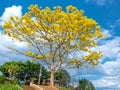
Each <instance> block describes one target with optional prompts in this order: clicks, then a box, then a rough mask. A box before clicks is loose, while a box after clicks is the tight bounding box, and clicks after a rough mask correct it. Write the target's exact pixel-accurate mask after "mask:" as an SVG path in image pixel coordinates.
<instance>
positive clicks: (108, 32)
mask: <svg viewBox="0 0 120 90" xmlns="http://www.w3.org/2000/svg"><path fill="white" fill-rule="evenodd" d="M110 31H111V30H108V29H104V28H102V33H103V34H105V38H111V37H112V36H113V35H112V33H111V32H110Z"/></svg>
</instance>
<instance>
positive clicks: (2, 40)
mask: <svg viewBox="0 0 120 90" xmlns="http://www.w3.org/2000/svg"><path fill="white" fill-rule="evenodd" d="M9 46H12V47H14V48H16V49H18V50H22V51H25V50H26V44H25V43H24V42H19V41H15V42H13V40H12V38H11V37H9V36H7V35H5V34H2V33H1V32H0V65H1V64H3V63H5V62H7V61H11V60H29V58H28V57H26V56H23V55H20V54H13V52H10V50H9V49H8V47H9Z"/></svg>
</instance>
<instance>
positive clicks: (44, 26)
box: [3, 5, 104, 61]
mask: <svg viewBox="0 0 120 90" xmlns="http://www.w3.org/2000/svg"><path fill="white" fill-rule="evenodd" d="M3 28H4V29H5V30H4V32H5V33H6V34H8V35H9V36H11V37H13V38H15V39H18V40H23V41H25V42H29V43H38V42H39V44H40V43H42V44H43V46H44V45H46V46H47V45H49V44H51V43H52V44H54V45H57V46H59V45H61V44H62V45H63V46H61V47H65V46H66V47H68V50H72V49H73V48H75V47H77V50H78V49H80V50H82V51H86V52H90V51H89V50H87V48H88V49H89V48H90V47H95V46H96V45H97V43H96V41H94V40H93V38H101V37H103V36H104V35H103V34H102V33H101V32H100V29H101V28H100V26H99V25H98V23H97V22H96V21H95V20H93V19H91V18H88V17H87V16H85V15H84V10H78V9H77V8H76V7H74V6H67V7H66V11H64V10H62V7H60V6H56V7H54V8H53V9H50V8H49V7H46V8H44V9H42V8H39V7H38V6H37V5H31V6H30V7H29V12H27V13H26V14H25V15H23V16H22V17H21V18H19V17H10V20H8V21H7V22H5V23H4V25H3ZM74 43H76V44H74ZM66 44H69V45H66ZM38 46H39V45H38ZM54 47H56V46H54ZM84 48H86V50H84ZM66 50H67V49H66ZM68 50H67V51H68ZM26 54H27V55H29V56H31V57H32V56H35V53H33V52H31V51H26ZM36 57H37V56H36ZM38 58H42V57H41V56H39V55H38ZM98 58H100V56H99V54H98V53H92V54H91V55H89V56H87V57H85V60H90V61H91V60H93V59H98Z"/></svg>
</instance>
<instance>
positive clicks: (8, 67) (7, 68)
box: [0, 61, 20, 78]
mask: <svg viewBox="0 0 120 90" xmlns="http://www.w3.org/2000/svg"><path fill="white" fill-rule="evenodd" d="M19 69H20V67H19V66H18V65H17V64H16V62H14V61H12V62H6V63H5V64H3V65H2V66H1V67H0V70H1V71H2V72H3V74H5V75H6V76H8V77H10V78H12V76H14V75H15V74H16V72H17V70H19Z"/></svg>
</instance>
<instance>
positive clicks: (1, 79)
mask: <svg viewBox="0 0 120 90" xmlns="http://www.w3.org/2000/svg"><path fill="white" fill-rule="evenodd" d="M4 80H5V75H1V76H0V84H3V82H4Z"/></svg>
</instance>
